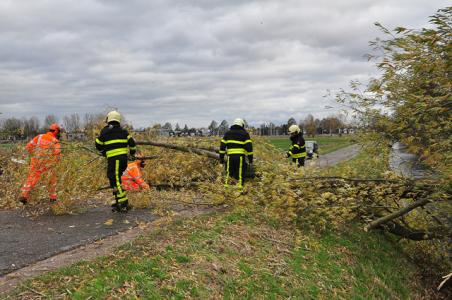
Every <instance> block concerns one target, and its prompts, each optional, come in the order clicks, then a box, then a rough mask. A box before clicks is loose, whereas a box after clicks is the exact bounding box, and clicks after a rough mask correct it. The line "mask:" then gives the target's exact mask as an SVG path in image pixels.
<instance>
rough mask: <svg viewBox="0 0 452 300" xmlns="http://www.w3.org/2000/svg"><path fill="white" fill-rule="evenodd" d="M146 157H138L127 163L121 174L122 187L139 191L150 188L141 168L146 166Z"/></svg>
mask: <svg viewBox="0 0 452 300" xmlns="http://www.w3.org/2000/svg"><path fill="white" fill-rule="evenodd" d="M144 166H145V162H144V159H140V158H138V159H137V160H136V161H133V162H131V163H129V164H128V165H127V169H126V170H125V172H124V174H122V176H121V181H122V187H123V189H124V190H126V191H131V192H139V191H141V190H149V185H148V184H147V183H146V181H144V180H143V175H142V173H141V169H142V168H144Z"/></svg>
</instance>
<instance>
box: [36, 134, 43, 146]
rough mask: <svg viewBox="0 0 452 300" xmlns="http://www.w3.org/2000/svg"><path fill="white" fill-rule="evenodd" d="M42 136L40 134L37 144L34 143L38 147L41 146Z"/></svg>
mask: <svg viewBox="0 0 452 300" xmlns="http://www.w3.org/2000/svg"><path fill="white" fill-rule="evenodd" d="M42 136H43V135H42V134H40V135H39V136H38V142H37V143H36V145H38V146H40V145H41V140H42Z"/></svg>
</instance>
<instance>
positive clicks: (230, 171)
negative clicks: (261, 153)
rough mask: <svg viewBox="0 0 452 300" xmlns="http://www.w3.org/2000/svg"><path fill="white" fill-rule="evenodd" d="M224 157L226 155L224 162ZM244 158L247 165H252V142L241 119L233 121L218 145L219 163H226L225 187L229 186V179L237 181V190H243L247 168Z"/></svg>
mask: <svg viewBox="0 0 452 300" xmlns="http://www.w3.org/2000/svg"><path fill="white" fill-rule="evenodd" d="M225 155H227V159H226V160H225V158H224V156H225ZM245 157H246V158H248V163H249V164H252V163H253V142H252V141H251V138H250V135H249V133H248V132H247V131H246V130H245V122H244V121H243V120H242V119H235V120H234V123H233V125H232V126H231V128H230V129H229V130H228V131H227V132H226V133H225V135H224V137H223V139H222V140H221V144H220V162H221V164H225V163H226V180H225V184H224V186H225V187H228V186H229V184H228V183H229V178H230V177H231V178H235V179H236V180H237V181H238V184H237V187H238V188H243V184H244V182H245V176H244V175H245V169H246V166H247V163H246V161H245Z"/></svg>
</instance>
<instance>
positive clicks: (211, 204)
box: [171, 199, 224, 206]
mask: <svg viewBox="0 0 452 300" xmlns="http://www.w3.org/2000/svg"><path fill="white" fill-rule="evenodd" d="M171 201H173V202H178V203H183V204H188V205H206V206H220V205H223V204H224V202H221V203H207V202H200V203H195V202H187V201H182V200H174V199H172V200H171Z"/></svg>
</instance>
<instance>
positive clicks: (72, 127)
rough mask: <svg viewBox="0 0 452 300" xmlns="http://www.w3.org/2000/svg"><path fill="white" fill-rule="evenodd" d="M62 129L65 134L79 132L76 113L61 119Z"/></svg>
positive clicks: (78, 117)
mask: <svg viewBox="0 0 452 300" xmlns="http://www.w3.org/2000/svg"><path fill="white" fill-rule="evenodd" d="M63 127H64V129H65V130H66V132H77V131H79V130H81V127H82V126H81V122H80V116H79V114H78V113H75V114H71V115H70V116H64V117H63Z"/></svg>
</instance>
